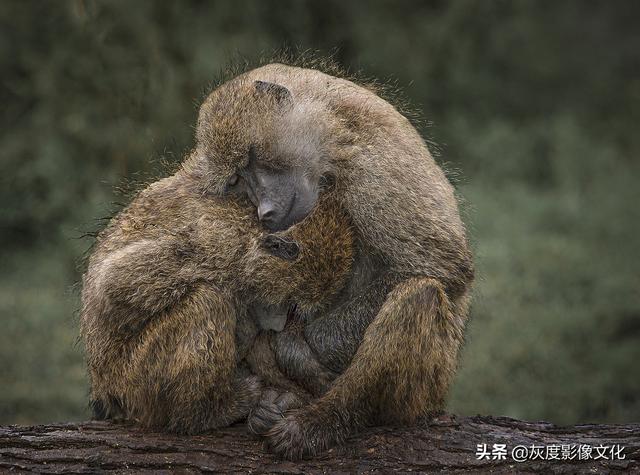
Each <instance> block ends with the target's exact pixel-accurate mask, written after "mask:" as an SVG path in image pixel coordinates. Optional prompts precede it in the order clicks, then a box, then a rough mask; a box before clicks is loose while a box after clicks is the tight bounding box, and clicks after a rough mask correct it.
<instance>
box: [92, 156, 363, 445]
mask: <svg viewBox="0 0 640 475" xmlns="http://www.w3.org/2000/svg"><path fill="white" fill-rule="evenodd" d="M187 163H188V160H187ZM202 178H203V177H202V176H200V175H198V173H197V171H196V170H193V169H189V168H188V167H184V168H181V169H180V170H178V171H177V172H176V173H175V174H174V175H172V176H170V177H168V178H165V179H162V180H160V181H158V182H155V183H153V184H151V185H150V186H148V187H147V188H146V189H145V190H143V191H142V192H140V193H139V194H138V196H137V197H136V198H135V199H134V200H133V202H132V203H131V204H130V205H129V206H128V207H127V208H125V209H124V210H123V211H122V212H121V213H120V214H119V215H117V216H116V217H115V218H114V219H113V220H112V221H111V223H110V224H109V225H108V227H107V228H105V230H104V231H102V232H101V233H100V235H99V236H98V238H97V241H96V244H95V249H94V251H93V253H92V255H91V257H90V260H89V263H88V269H87V271H86V273H85V275H84V277H83V291H82V311H81V336H82V339H83V341H84V345H85V350H86V359H87V363H88V368H89V377H90V384H91V401H92V406H93V409H94V412H95V415H96V416H97V417H98V418H125V419H129V420H136V421H138V422H139V423H141V424H142V425H145V426H148V427H155V428H161V429H166V430H169V431H175V432H180V433H197V432H201V431H204V430H208V429H214V428H217V427H221V426H226V425H229V424H231V423H233V422H235V421H238V420H241V419H243V418H246V417H247V415H248V413H249V410H250V409H251V408H252V406H253V405H254V404H255V403H256V401H257V399H258V397H259V394H260V391H261V389H262V384H267V385H269V386H274V387H278V388H280V390H284V389H286V390H287V394H295V395H296V401H298V404H300V401H304V400H305V394H306V393H305V392H304V390H302V389H301V388H300V387H299V386H297V385H296V384H295V383H293V382H291V381H289V380H288V379H287V378H286V377H285V376H284V375H282V373H280V372H279V370H278V369H277V366H276V363H275V359H274V357H273V355H271V354H269V352H270V351H271V349H270V347H269V345H264V344H261V343H260V341H261V338H260V337H256V334H257V329H256V328H255V324H254V322H253V320H252V316H254V315H258V317H259V316H260V315H267V316H269V315H271V316H273V315H272V314H274V312H275V313H277V312H278V311H279V310H278V309H281V308H284V309H285V312H286V309H288V308H289V306H290V303H291V302H295V304H296V305H297V307H298V308H300V309H303V310H306V311H312V310H314V309H315V310H319V309H321V308H324V307H325V306H327V305H328V304H329V303H330V302H331V298H332V296H334V295H335V294H336V293H337V292H338V290H339V289H340V288H341V287H342V285H343V284H344V282H345V280H346V278H347V275H348V272H349V270H350V266H351V261H352V252H353V235H352V232H351V225H350V222H349V219H348V217H347V216H346V215H345V214H344V213H343V212H342V211H341V210H340V208H339V207H338V206H337V204H336V201H335V200H334V199H333V198H332V192H331V191H326V192H325V193H323V194H322V196H321V197H320V199H319V200H318V201H317V202H314V210H313V211H312V212H311V213H310V214H309V215H308V216H307V217H306V218H305V219H304V220H302V221H300V222H299V223H298V224H297V225H295V226H293V227H291V228H289V229H288V230H287V231H285V232H281V233H272V234H267V233H266V232H265V231H264V230H263V228H262V227H261V226H260V225H259V223H258V222H257V219H256V217H255V210H254V208H253V207H252V205H251V204H250V203H249V202H248V200H246V199H244V200H243V199H237V200H230V199H222V198H220V197H218V196H215V195H211V194H207V193H205V192H203V188H202V185H201V184H202ZM270 362H271V363H272V364H271V365H270ZM318 366H320V365H319V364H318ZM320 371H322V369H321V368H320ZM258 377H260V378H261V379H259V378H258ZM289 404H292V402H291V401H289V402H288V405H289Z"/></svg>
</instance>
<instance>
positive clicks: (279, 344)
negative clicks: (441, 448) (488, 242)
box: [186, 64, 473, 458]
mask: <svg viewBox="0 0 640 475" xmlns="http://www.w3.org/2000/svg"><path fill="white" fill-rule="evenodd" d="M255 81H266V82H271V83H275V84H278V85H280V86H284V87H286V88H287V89H288V90H289V91H290V93H291V97H292V101H291V103H290V104H287V105H286V106H282V105H281V104H275V103H274V102H273V101H272V102H269V98H267V99H264V98H260V97H256V93H255ZM197 139H198V144H197V147H196V150H195V153H194V154H193V156H192V157H191V159H190V160H189V162H188V163H187V165H186V166H187V167H188V168H189V169H191V170H194V171H197V173H198V174H200V175H201V176H202V177H203V180H202V184H203V186H204V187H205V188H204V189H206V190H210V191H212V192H214V193H221V192H222V191H223V190H224V184H225V183H226V180H227V179H228V178H229V177H230V176H231V175H232V174H234V173H236V171H237V170H238V169H239V168H242V167H244V166H245V165H246V163H247V150H248V149H249V147H250V146H253V147H257V148H258V149H259V150H260V152H261V153H260V157H261V160H263V161H265V162H267V163H268V164H270V165H271V166H272V167H275V168H278V167H281V168H287V167H304V168H305V169H306V170H307V172H308V173H309V174H312V176H314V177H317V178H318V179H320V177H322V176H327V175H330V176H332V177H333V178H334V180H335V187H336V196H337V200H338V202H339V204H340V206H341V207H342V208H343V209H344V210H345V211H346V212H347V213H348V214H349V216H350V218H351V219H352V220H353V223H354V228H355V232H356V242H357V246H356V258H355V264H354V270H353V272H352V274H351V277H350V279H349V281H348V283H347V285H346V287H345V289H344V290H343V291H342V292H341V294H340V297H339V298H338V300H337V302H336V303H335V304H334V305H332V306H331V307H330V308H328V309H327V310H325V311H323V312H313V311H311V312H306V314H305V312H302V313H303V314H304V316H305V318H306V320H305V321H306V323H305V326H304V328H303V331H300V330H295V327H294V330H293V331H289V329H286V330H285V331H284V332H283V333H282V334H279V335H275V336H274V344H273V346H274V347H275V348H276V350H277V351H276V357H277V358H278V362H279V364H280V367H281V369H282V370H283V371H284V372H285V373H286V374H287V376H288V377H292V378H295V379H297V380H298V381H299V382H300V383H301V384H303V385H305V386H306V387H307V388H308V389H309V390H310V391H313V388H314V387H316V388H317V384H316V385H315V386H314V375H313V374H312V373H309V372H308V371H307V372H306V373H305V367H306V366H305V365H303V364H301V363H300V362H298V361H296V355H299V354H300V353H301V352H302V350H301V348H303V346H304V345H308V346H309V347H310V348H311V349H312V350H313V352H314V353H315V355H316V357H317V358H318V360H319V361H320V362H321V363H323V365H325V366H326V367H329V368H332V369H333V370H335V371H336V372H338V373H342V374H341V375H340V376H339V377H338V378H337V380H336V381H335V384H334V385H333V386H332V387H330V389H328V391H327V392H326V393H325V394H322V393H323V392H324V390H320V391H319V395H321V396H322V397H320V398H319V399H318V400H317V401H315V402H314V403H313V404H312V405H310V406H307V407H303V408H301V409H299V410H296V411H292V412H290V413H289V414H288V415H287V416H286V417H285V418H284V419H282V420H278V418H276V419H274V421H273V422H274V423H275V425H274V426H273V427H272V428H271V430H270V432H269V434H268V435H267V438H268V442H269V445H270V446H271V447H272V448H273V449H274V450H275V451H276V452H277V453H279V454H282V455H284V456H286V457H290V458H298V457H301V456H304V455H310V454H314V453H317V452H319V451H321V450H323V449H325V448H326V447H329V446H331V445H332V444H335V443H337V442H339V441H341V440H343V439H344V438H345V437H346V436H348V435H349V434H351V433H353V432H354V431H355V430H357V429H358V428H359V427H361V426H363V425H365V424H370V423H374V422H378V421H385V422H389V421H392V422H402V423H407V422H412V421H414V420H415V419H416V418H417V417H419V416H421V415H424V414H426V413H428V412H430V411H434V410H438V409H440V408H442V406H443V404H444V400H445V395H446V393H447V390H448V387H449V385H450V382H451V380H452V377H453V373H454V370H455V367H456V361H457V355H458V350H459V348H460V345H461V343H462V340H463V333H464V327H465V324H466V320H467V314H468V301H469V292H470V286H471V283H472V281H473V262H472V255H471V252H470V250H469V246H468V244H467V240H466V235H465V229H464V226H463V224H462V222H461V220H460V217H459V212H458V205H457V201H456V198H455V196H454V191H453V187H452V186H451V184H450V183H449V182H448V180H447V179H446V177H445V175H444V173H443V172H442V170H441V169H440V168H439V167H438V166H437V164H436V163H435V161H434V160H433V158H432V157H431V155H430V153H429V150H428V148H427V146H426V144H425V142H424V141H423V140H422V138H421V137H420V135H419V134H418V132H417V131H416V130H415V129H414V128H413V126H412V125H411V124H410V123H409V121H408V120H407V119H406V118H405V117H404V116H403V115H401V114H400V113H399V112H398V111H397V110H396V109H395V108H394V107H393V106H391V105H390V104H389V103H387V102H386V101H384V100H383V99H381V98H380V97H378V96H377V95H376V94H374V93H373V92H372V91H370V90H368V89H366V88H363V87H360V86H358V85H356V84H354V83H352V82H350V81H347V80H345V79H340V78H336V77H333V76H329V75H326V74H323V73H321V72H319V71H316V70H312V69H302V68H296V67H290V66H285V65H282V64H271V65H267V66H264V67H261V68H258V69H255V70H252V71H249V72H247V73H245V74H242V75H241V76H238V77H237V78H235V79H233V80H231V81H229V82H227V83H225V84H223V85H222V86H220V87H219V88H218V89H216V90H215V91H214V92H213V93H212V94H211V95H210V96H209V97H208V98H207V100H206V101H205V103H204V104H203V106H202V108H201V111H200V117H199V121H198V129H197ZM292 348H295V350H292ZM267 406H268V404H267ZM272 412H274V413H275V412H277V411H272Z"/></svg>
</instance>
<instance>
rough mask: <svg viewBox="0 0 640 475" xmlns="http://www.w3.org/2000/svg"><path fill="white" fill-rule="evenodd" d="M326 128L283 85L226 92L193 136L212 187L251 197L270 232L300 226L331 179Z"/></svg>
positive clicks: (213, 98) (203, 114)
mask: <svg viewBox="0 0 640 475" xmlns="http://www.w3.org/2000/svg"><path fill="white" fill-rule="evenodd" d="M325 122H326V121H323V120H322V119H321V113H320V112H319V111H318V106H317V105H313V104H309V103H308V102H305V101H302V100H296V98H295V97H294V96H293V95H292V93H291V92H290V91H289V90H288V89H287V88H285V87H284V86H281V85H278V84H274V83H270V82H265V81H249V82H247V81H243V80H237V81H231V82H230V83H227V84H225V85H223V86H221V87H220V88H219V89H217V90H216V91H214V92H213V93H212V94H211V95H210V96H209V98H208V99H207V100H206V101H205V103H204V104H203V106H202V108H201V110H200V116H199V119H198V129H197V135H196V137H197V140H198V153H199V156H201V157H203V159H204V160H206V162H207V166H208V169H209V173H208V177H209V183H210V184H211V188H212V189H215V190H216V192H217V193H233V194H239V195H242V194H246V195H247V196H248V197H249V199H250V200H251V201H252V202H253V204H254V205H255V207H256V211H257V215H258V218H259V219H260V221H261V222H262V223H263V224H264V226H265V227H266V228H268V229H269V230H270V231H281V230H284V229H287V228H289V227H290V226H292V225H293V224H296V223H298V222H299V221H301V220H302V219H304V218H305V217H306V216H307V215H308V214H309V213H310V212H311V210H312V209H313V207H314V205H315V204H316V201H317V199H318V195H319V193H320V189H321V188H322V186H323V183H324V182H325V177H326V176H328V175H329V171H330V170H329V169H328V161H327V160H326V159H325V157H326V156H327V155H328V154H327V152H326V150H325V146H324V145H325V143H326V141H327V139H326V137H327V136H328V132H327V130H328V128H327V126H326V123H325Z"/></svg>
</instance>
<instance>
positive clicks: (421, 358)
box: [267, 278, 466, 459]
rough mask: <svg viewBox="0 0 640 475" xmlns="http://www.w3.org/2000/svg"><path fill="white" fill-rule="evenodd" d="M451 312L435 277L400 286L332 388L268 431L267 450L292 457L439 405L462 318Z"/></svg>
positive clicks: (459, 339)
mask: <svg viewBox="0 0 640 475" xmlns="http://www.w3.org/2000/svg"><path fill="white" fill-rule="evenodd" d="M453 309H454V307H453V306H452V305H451V303H450V302H449V300H448V298H447V296H446V294H445V292H444V290H443V287H442V285H441V284H440V283H439V282H438V281H436V280H434V279H429V278H412V279H409V280H406V281H404V282H402V283H400V284H398V285H397V286H396V287H395V288H394V290H393V291H392V292H390V293H389V295H388V296H387V299H386V301H385V303H384V305H383V306H382V308H381V309H380V312H379V313H378V315H377V316H376V318H375V319H374V320H373V322H372V323H371V324H370V325H369V327H368V328H367V330H366V332H365V335H364V339H363V341H362V344H361V346H360V348H359V349H358V351H357V352H356V354H355V356H354V358H353V360H352V362H351V365H350V366H349V367H348V368H347V369H346V371H345V372H344V373H343V374H342V375H341V376H340V377H338V379H336V381H335V383H334V385H333V386H332V387H331V388H330V389H329V391H328V392H327V393H326V394H325V395H324V396H323V397H322V398H320V399H318V400H317V401H316V402H314V403H312V404H310V405H308V406H305V407H303V408H302V409H299V410H295V411H292V412H290V413H289V414H287V415H286V416H285V418H284V419H283V420H281V421H280V422H278V423H277V424H276V425H275V426H274V427H273V428H272V429H271V430H270V431H269V433H268V435H267V440H268V444H269V446H270V447H271V449H272V450H273V451H274V452H276V453H278V454H280V455H282V456H284V457H287V458H292V459H296V458H300V457H303V456H305V455H312V454H315V453H318V452H321V451H323V450H325V449H326V448H328V447H330V446H332V445H334V444H336V443H339V442H341V441H342V440H343V439H344V438H345V437H347V436H348V435H349V434H351V433H353V432H355V431H356V430H357V429H358V428H360V427H362V426H364V425H367V424H371V423H374V422H400V423H409V422H411V421H413V420H415V419H416V418H417V417H419V416H421V415H423V414H426V413H428V412H429V411H431V410H437V409H439V408H441V407H442V405H443V404H444V398H445V395H446V392H447V389H448V387H449V384H450V382H451V380H452V378H453V375H454V371H455V367H456V360H457V353H458V349H459V347H460V345H461V343H462V341H463V330H464V326H465V320H466V316H465V315H458V314H457V312H455V311H453Z"/></svg>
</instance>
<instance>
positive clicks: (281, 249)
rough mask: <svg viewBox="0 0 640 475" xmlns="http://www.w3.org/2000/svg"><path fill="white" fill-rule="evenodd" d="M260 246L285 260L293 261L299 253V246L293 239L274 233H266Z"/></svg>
mask: <svg viewBox="0 0 640 475" xmlns="http://www.w3.org/2000/svg"><path fill="white" fill-rule="evenodd" d="M262 247H263V249H264V250H266V251H267V252H268V253H269V254H271V255H274V256H276V257H280V258H281V259H284V260H286V261H294V260H296V258H297V257H298V254H299V253H300V246H298V243H297V242H295V241H294V240H293V239H291V238H288V237H283V236H278V235H276V234H268V235H267V236H265V238H264V239H263V241H262Z"/></svg>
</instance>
